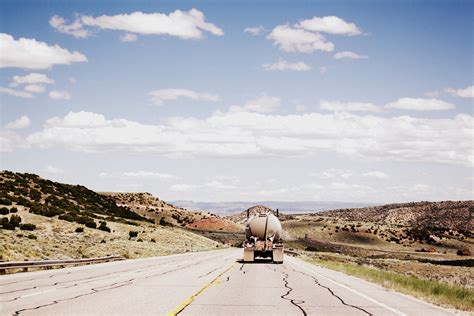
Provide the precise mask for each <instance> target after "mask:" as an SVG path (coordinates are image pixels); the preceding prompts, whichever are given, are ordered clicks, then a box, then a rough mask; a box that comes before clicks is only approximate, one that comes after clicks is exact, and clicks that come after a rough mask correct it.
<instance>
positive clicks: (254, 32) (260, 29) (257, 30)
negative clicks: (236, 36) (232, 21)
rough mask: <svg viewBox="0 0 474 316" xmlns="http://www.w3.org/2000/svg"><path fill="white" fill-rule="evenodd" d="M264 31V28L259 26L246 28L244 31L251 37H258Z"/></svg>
mask: <svg viewBox="0 0 474 316" xmlns="http://www.w3.org/2000/svg"><path fill="white" fill-rule="evenodd" d="M264 31H265V28H264V27H263V26H261V25H259V26H253V27H246V28H245V29H244V32H245V33H249V34H252V35H253V36H258V35H260V34H262V33H263V32H264Z"/></svg>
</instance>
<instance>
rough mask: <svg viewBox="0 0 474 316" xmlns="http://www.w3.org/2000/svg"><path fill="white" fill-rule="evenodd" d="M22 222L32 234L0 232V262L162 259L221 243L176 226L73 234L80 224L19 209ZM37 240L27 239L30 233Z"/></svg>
mask: <svg viewBox="0 0 474 316" xmlns="http://www.w3.org/2000/svg"><path fill="white" fill-rule="evenodd" d="M18 214H19V215H20V216H21V217H22V219H23V221H22V222H23V223H32V224H35V225H36V226H37V229H36V230H34V231H32V232H27V231H21V230H18V229H17V230H15V231H10V230H4V229H3V230H0V244H1V246H0V259H1V260H4V261H14V260H24V259H29V260H32V259H40V258H44V259H53V258H82V257H98V256H104V255H122V256H125V257H127V258H139V257H149V256H161V255H168V254H173V253H183V252H188V251H203V250H210V249H217V248H219V247H222V244H220V243H218V242H215V241H212V240H210V239H208V238H205V237H203V236H199V235H197V234H194V233H192V232H189V231H187V230H184V229H181V228H176V227H162V226H156V225H154V224H151V223H144V222H137V223H139V225H140V226H133V225H127V224H122V223H115V222H108V223H107V225H108V226H109V227H110V228H111V229H112V232H110V233H108V232H105V231H101V230H98V229H91V228H87V227H84V232H83V233H76V232H75V229H76V228H77V227H79V226H82V225H79V224H76V223H71V222H67V221H63V220H58V219H55V218H47V217H44V216H39V215H35V214H30V213H29V212H27V211H24V210H23V209H20V210H19V212H18ZM129 231H138V237H136V238H132V239H130V238H129ZM30 233H31V234H34V235H35V236H36V237H37V239H29V238H28V235H29V234H30Z"/></svg>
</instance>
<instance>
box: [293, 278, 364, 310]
mask: <svg viewBox="0 0 474 316" xmlns="http://www.w3.org/2000/svg"><path fill="white" fill-rule="evenodd" d="M293 271H295V272H298V273H301V274H303V275H305V276H307V277H310V278H312V279H313V280H314V283H316V285H317V286H319V287H322V288H324V289H326V290H328V292H329V293H331V295H332V296H334V297H335V298H337V299H338V300H339V301H340V302H341V303H342V304H343V305H345V306H348V307H352V308H355V309H358V310H360V311H362V312H364V313H366V314H367V315H372V314H371V313H370V312H368V311H366V310H365V309H363V308H361V307H359V306H355V305H351V304H348V303H346V302H345V301H344V300H343V299H342V298H341V297H340V296H339V295H337V294H336V293H334V291H333V290H332V289H331V288H330V287H328V286H325V285H322V284H321V283H319V280H318V279H317V278H316V277H314V276H312V275H309V274H306V273H304V272H301V271H298V270H295V269H293Z"/></svg>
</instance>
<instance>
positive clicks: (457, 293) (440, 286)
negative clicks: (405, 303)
mask: <svg viewBox="0 0 474 316" xmlns="http://www.w3.org/2000/svg"><path fill="white" fill-rule="evenodd" d="M305 259H306V260H307V261H308V262H310V263H312V264H316V265H320V266H323V267H326V268H329V269H333V270H337V271H340V272H343V273H346V274H349V275H353V276H356V277H359V278H361V279H365V280H368V281H370V282H373V283H376V284H379V285H381V286H383V287H386V288H389V289H393V290H396V291H399V292H402V293H405V294H408V295H412V296H415V297H418V298H421V299H424V300H426V301H429V302H431V303H434V304H437V305H441V306H446V307H452V308H456V309H460V310H464V311H474V291H473V290H471V289H468V288H466V287H463V286H459V285H451V284H447V283H444V282H437V281H432V280H426V279H420V278H417V277H414V276H407V275H402V274H398V273H394V272H388V271H384V270H380V269H375V268H369V267H365V266H361V265H357V264H352V263H341V262H334V261H330V260H320V259H315V258H305Z"/></svg>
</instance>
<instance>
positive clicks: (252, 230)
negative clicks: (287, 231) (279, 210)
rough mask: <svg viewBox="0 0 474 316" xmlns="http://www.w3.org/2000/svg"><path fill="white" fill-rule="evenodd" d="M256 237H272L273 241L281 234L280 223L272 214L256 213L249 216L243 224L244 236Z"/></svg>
mask: <svg viewBox="0 0 474 316" xmlns="http://www.w3.org/2000/svg"><path fill="white" fill-rule="evenodd" d="M252 236H253V237H258V239H259V240H265V236H266V237H267V238H270V237H273V240H274V241H277V240H280V239H281V236H282V228H281V223H280V221H279V220H278V218H277V217H276V216H275V215H273V214H257V215H254V216H252V217H250V218H249V219H248V220H247V223H246V225H245V238H246V239H247V240H249V239H250V237H252Z"/></svg>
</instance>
